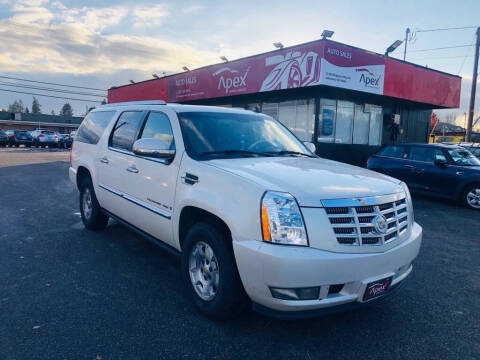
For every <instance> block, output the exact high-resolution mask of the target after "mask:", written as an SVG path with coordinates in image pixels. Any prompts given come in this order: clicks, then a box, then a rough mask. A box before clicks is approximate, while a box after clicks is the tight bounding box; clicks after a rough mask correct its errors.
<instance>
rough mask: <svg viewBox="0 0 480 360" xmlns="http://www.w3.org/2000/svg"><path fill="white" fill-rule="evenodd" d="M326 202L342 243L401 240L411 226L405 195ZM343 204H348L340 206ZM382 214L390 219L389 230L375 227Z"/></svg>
mask: <svg viewBox="0 0 480 360" xmlns="http://www.w3.org/2000/svg"><path fill="white" fill-rule="evenodd" d="M322 202H323V203H324V207H325V211H326V213H327V216H328V218H329V220H330V223H331V225H332V228H333V232H334V233H335V236H336V238H337V241H338V243H339V244H342V245H356V246H362V245H383V244H387V243H390V242H392V241H395V240H397V239H398V238H399V236H400V235H402V234H403V233H404V232H405V231H407V229H408V220H409V219H408V209H407V202H406V199H405V195H404V194H396V195H389V196H384V197H376V198H368V199H352V200H346V201H342V200H325V201H322ZM343 203H345V204H346V206H338V205H339V204H340V205H341V204H343ZM380 215H383V216H384V217H385V219H386V220H387V230H386V232H385V233H381V232H379V231H377V230H376V229H375V224H374V219H375V218H376V217H377V216H380Z"/></svg>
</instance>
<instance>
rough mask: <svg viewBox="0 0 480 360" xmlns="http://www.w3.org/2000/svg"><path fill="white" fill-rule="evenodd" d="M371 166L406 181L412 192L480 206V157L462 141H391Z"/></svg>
mask: <svg viewBox="0 0 480 360" xmlns="http://www.w3.org/2000/svg"><path fill="white" fill-rule="evenodd" d="M367 167H368V168H369V169H371V170H375V171H378V172H381V173H383V174H387V175H390V176H393V177H395V178H397V179H400V180H402V181H404V182H405V183H407V185H408V187H409V188H410V190H412V192H417V193H423V194H427V195H434V196H438V197H443V198H449V199H453V200H459V201H461V202H462V203H463V204H464V205H465V206H467V207H468V208H471V209H475V210H480V160H479V159H477V158H476V157H475V156H474V155H473V154H472V153H471V152H469V151H468V150H466V149H465V148H463V147H461V146H459V145H445V144H395V145H387V146H385V147H383V148H382V149H380V150H379V151H378V152H377V153H376V154H375V155H373V156H371V157H370V158H369V159H368V162H367Z"/></svg>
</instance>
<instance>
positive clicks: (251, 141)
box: [178, 112, 315, 160]
mask: <svg viewBox="0 0 480 360" xmlns="http://www.w3.org/2000/svg"><path fill="white" fill-rule="evenodd" d="M178 117H179V119H180V126H181V128H182V133H183V137H184V141H185V148H186V151H187V153H188V154H189V155H190V156H191V157H192V158H194V159H199V160H207V159H211V158H219V157H222V158H224V157H256V156H309V157H313V156H315V155H313V154H312V153H311V152H310V151H309V150H307V149H306V148H305V146H304V145H303V143H302V142H300V141H299V140H298V139H297V138H296V137H295V136H294V135H293V134H292V133H290V131H288V130H287V129H286V128H285V127H283V126H282V125H281V124H279V123H278V122H277V121H275V120H273V119H272V118H270V117H268V116H266V115H263V114H254V113H252V114H235V113H227V112H180V113H178Z"/></svg>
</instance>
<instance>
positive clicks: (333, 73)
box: [321, 43, 385, 95]
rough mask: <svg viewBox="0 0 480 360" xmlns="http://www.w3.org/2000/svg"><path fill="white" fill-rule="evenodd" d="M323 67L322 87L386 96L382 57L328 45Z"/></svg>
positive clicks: (340, 46)
mask: <svg viewBox="0 0 480 360" xmlns="http://www.w3.org/2000/svg"><path fill="white" fill-rule="evenodd" d="M321 67H322V71H321V73H322V76H321V83H322V85H329V86H335V87H340V88H345V89H351V90H357V91H363V92H369V93H374V94H380V95H383V82H384V79H385V60H384V58H383V57H381V56H378V55H376V54H371V53H368V52H364V51H359V50H355V49H352V48H349V47H347V46H342V45H338V44H329V43H327V44H326V45H325V49H324V56H323V58H322V66H321Z"/></svg>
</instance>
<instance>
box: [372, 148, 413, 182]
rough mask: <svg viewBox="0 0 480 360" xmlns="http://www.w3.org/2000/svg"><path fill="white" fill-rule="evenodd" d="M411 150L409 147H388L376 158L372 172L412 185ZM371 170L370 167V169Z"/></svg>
mask: <svg viewBox="0 0 480 360" xmlns="http://www.w3.org/2000/svg"><path fill="white" fill-rule="evenodd" d="M409 151H410V148H409V146H407V145H387V146H385V147H384V148H383V149H381V150H380V151H379V152H378V153H377V155H375V157H376V158H377V159H376V160H375V166H374V167H373V168H372V170H375V171H378V172H381V173H383V174H386V175H389V176H392V177H394V178H396V179H399V180H402V181H404V182H406V183H407V184H409V185H410V182H411V176H412V172H413V170H412V166H411V165H410V162H409V160H408V154H409ZM369 168H370V167H369Z"/></svg>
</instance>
